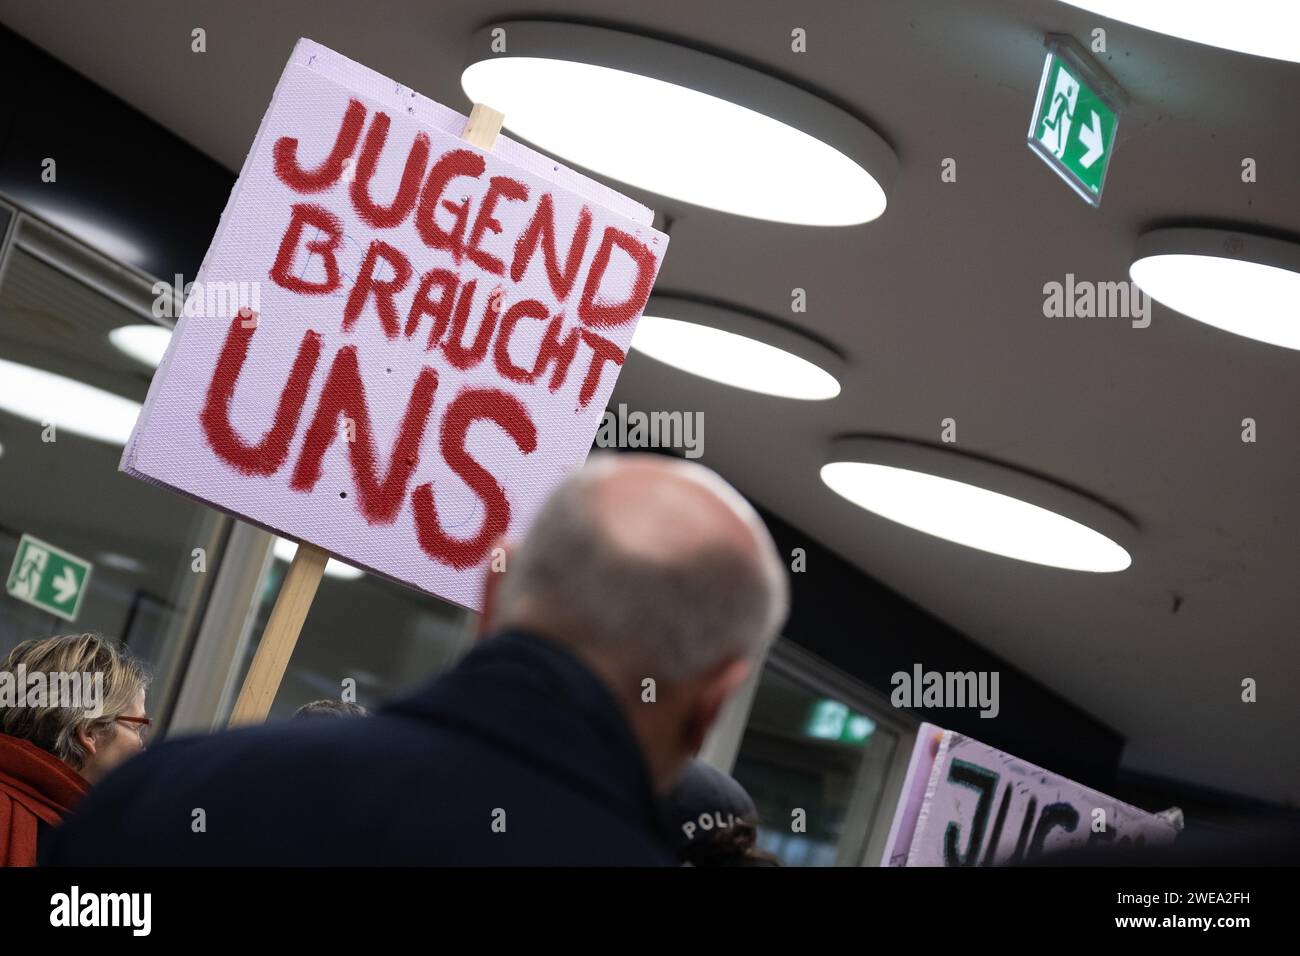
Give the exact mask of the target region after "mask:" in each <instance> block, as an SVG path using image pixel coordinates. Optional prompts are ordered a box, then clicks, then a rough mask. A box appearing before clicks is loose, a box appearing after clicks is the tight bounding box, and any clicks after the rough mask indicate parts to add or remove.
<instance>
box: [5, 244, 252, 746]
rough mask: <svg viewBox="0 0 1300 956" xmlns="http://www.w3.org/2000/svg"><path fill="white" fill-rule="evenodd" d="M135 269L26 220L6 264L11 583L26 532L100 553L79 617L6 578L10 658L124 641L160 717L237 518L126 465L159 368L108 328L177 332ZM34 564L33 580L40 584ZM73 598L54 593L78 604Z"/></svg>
mask: <svg viewBox="0 0 1300 956" xmlns="http://www.w3.org/2000/svg"><path fill="white" fill-rule="evenodd" d="M125 274H126V270H124V269H122V268H120V267H118V266H116V265H114V264H111V263H108V262H107V261H106V260H102V259H99V258H98V257H96V256H94V255H93V254H91V253H89V252H88V251H87V250H85V249H84V248H82V247H80V246H78V245H77V244H75V243H73V242H72V241H71V240H67V239H64V238H62V237H60V236H58V235H57V234H54V233H53V232H52V231H50V230H47V229H45V228H44V227H42V226H40V225H39V224H37V223H35V222H34V221H32V220H29V219H26V218H24V219H21V220H20V224H19V226H18V232H17V235H16V236H15V239H14V244H13V245H11V246H10V248H9V250H8V253H7V256H6V258H5V261H4V271H3V276H0V573H3V575H4V577H5V579H6V581H8V580H9V579H10V577H11V575H10V571H11V568H12V567H13V565H14V559H15V556H16V554H17V551H18V548H19V542H20V540H21V538H22V536H23V535H24V534H26V535H30V536H33V537H35V538H38V539H40V540H41V541H43V542H46V543H48V544H50V545H53V546H55V547H57V548H60V549H62V550H64V551H66V552H70V553H71V554H72V555H75V556H77V557H79V558H83V559H85V560H87V561H89V562H90V563H91V565H92V569H91V571H90V574H89V577H88V578H87V579H86V580H85V582H84V591H85V594H84V598H81V599H80V605H79V607H77V609H76V619H75V620H73V621H68V620H64V619H63V618H60V617H58V616H56V615H54V614H52V613H50V612H49V611H48V610H44V609H43V608H42V607H38V606H33V605H32V604H29V603H25V602H23V601H21V600H19V599H18V598H16V597H14V596H13V595H12V594H11V593H10V589H9V588H6V592H5V593H4V594H3V595H2V596H0V656H3V655H5V654H8V652H9V651H10V650H11V649H12V648H13V647H14V646H15V645H16V644H18V643H19V642H21V641H24V640H27V639H29V638H36V637H47V636H50V635H54V634H64V633H72V632H76V633H81V632H85V631H95V632H98V633H101V634H103V635H106V636H109V637H113V638H117V639H119V640H121V641H122V642H123V643H124V644H125V645H126V647H127V649H128V650H129V651H131V652H132V653H134V654H135V655H136V656H137V657H139V658H141V659H143V660H144V662H145V663H146V664H147V665H148V666H149V668H150V670H151V671H152V672H153V674H154V684H153V687H152V688H151V690H150V692H149V695H148V701H147V703H148V707H149V710H150V713H152V714H153V715H155V717H157V718H160V722H161V721H162V720H163V719H165V715H166V713H167V712H168V711H169V708H170V706H171V704H172V703H173V701H174V698H175V695H176V693H177V692H178V691H179V688H180V678H181V676H182V674H181V672H182V670H183V668H184V665H185V662H186V660H187V658H188V648H189V646H190V642H191V640H192V637H193V634H194V632H195V629H196V626H197V622H198V619H199V616H200V614H201V612H202V605H203V600H204V597H205V595H206V592H207V587H208V582H210V580H211V578H212V577H213V574H214V572H215V569H216V564H217V559H218V551H219V548H220V543H221V539H222V535H223V533H224V531H225V528H226V526H227V525H228V522H227V521H226V520H225V519H224V518H221V517H220V516H218V515H217V514H216V513H215V512H213V511H212V510H210V509H208V508H206V507H203V506H201V505H198V504H195V503H193V502H191V501H189V500H187V499H185V498H183V497H181V496H179V495H175V494H172V493H171V492H168V491H165V490H162V489H160V488H155V487H151V486H150V485H148V484H145V483H144V482H142V481H137V480H135V479H132V478H128V477H127V476H125V475H123V474H120V473H119V472H118V470H117V467H118V460H119V459H120V458H121V454H122V446H123V444H124V443H125V441H126V437H127V435H129V433H130V429H131V426H132V425H133V424H134V421H135V418H134V412H135V410H136V408H137V407H138V406H139V404H140V403H142V402H143V401H144V397H145V394H146V392H147V390H148V387H149V380H150V378H151V377H152V375H153V364H151V363H150V362H148V361H142V360H140V359H139V358H133V357H131V356H130V355H128V354H127V353H126V352H124V351H122V350H121V349H120V348H118V347H116V346H115V345H114V344H113V342H112V341H111V340H110V334H111V333H113V332H114V330H116V329H121V328H125V327H131V326H144V327H146V328H158V329H159V332H158V333H157V334H156V335H155V336H154V338H155V339H157V340H160V341H162V342H165V341H166V338H167V333H166V330H165V329H163V328H161V327H160V326H157V325H156V324H155V323H153V320H152V319H150V318H149V314H150V304H151V302H152V297H151V295H150V293H149V280H147V279H146V278H144V277H142V276H138V275H137V276H130V277H129V281H128V279H124V278H123V276H124V275H125ZM101 278H102V279H103V281H100V280H101ZM146 337H148V336H146ZM118 340H119V341H121V337H120V335H119V336H118ZM90 389H94V390H95V391H91V390H90ZM196 549H201V550H198V551H196ZM32 567H34V565H29V567H28V568H27V569H26V571H25V574H26V575H27V576H26V577H25V578H24V580H28V581H35V580H37V579H36V578H34V577H32V576H31V568H32ZM46 583H47V584H49V583H51V582H46ZM47 591H48V589H47ZM70 595H71V591H70V590H69V591H59V592H56V594H55V597H67V598H68V605H75V604H76V603H77V599H76V598H75V597H71V596H70ZM35 596H36V597H39V596H40V595H39V594H35ZM46 597H47V599H48V593H47V595H46ZM66 606H67V605H65V607H66Z"/></svg>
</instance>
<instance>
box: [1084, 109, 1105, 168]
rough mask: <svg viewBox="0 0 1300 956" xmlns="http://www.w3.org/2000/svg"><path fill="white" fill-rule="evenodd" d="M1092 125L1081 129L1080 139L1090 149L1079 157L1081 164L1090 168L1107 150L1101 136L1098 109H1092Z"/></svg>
mask: <svg viewBox="0 0 1300 956" xmlns="http://www.w3.org/2000/svg"><path fill="white" fill-rule="evenodd" d="M1090 112H1091V113H1092V126H1085V127H1083V129H1081V130H1079V140H1080V142H1082V143H1083V145H1084V146H1087V147H1088V151H1087V152H1086V153H1084V154H1083V155H1082V156H1080V157H1079V165H1080V166H1082V167H1083V168H1084V169H1088V168H1089V167H1090V166H1092V164H1093V163H1095V162H1096V161H1097V159H1098V158H1099V157H1100V156H1101V154H1102V153H1103V152H1105V149H1106V147H1105V144H1104V143H1103V142H1102V138H1101V117H1100V116H1098V115H1097V111H1096V110H1091V111H1090Z"/></svg>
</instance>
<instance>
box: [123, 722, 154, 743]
mask: <svg viewBox="0 0 1300 956" xmlns="http://www.w3.org/2000/svg"><path fill="white" fill-rule="evenodd" d="M113 719H114V720H123V721H126V722H127V723H128V724H134V725H135V732H136V736H138V737H139V738H140V743H144V742H145V741H147V740H148V739H149V728H150V727H152V726H153V718H152V717H126V716H122V717H114V718H113Z"/></svg>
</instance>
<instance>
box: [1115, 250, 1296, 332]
mask: <svg viewBox="0 0 1300 956" xmlns="http://www.w3.org/2000/svg"><path fill="white" fill-rule="evenodd" d="M1129 276H1130V277H1131V278H1132V279H1133V281H1134V282H1135V283H1137V286H1138V288H1139V289H1141V290H1142V291H1143V292H1145V293H1146V294H1147V295H1149V296H1151V298H1153V299H1155V300H1156V301H1158V302H1160V303H1161V304H1162V305H1166V306H1168V307H1169V308H1171V309H1173V310H1174V311H1175V312H1181V313H1182V314H1183V315H1185V316H1187V317H1188V318H1191V319H1196V320H1197V321H1198V322H1204V323H1205V324H1207V325H1212V326H1214V327H1215V328H1219V329H1223V330H1224V331H1225V332H1232V333H1233V334H1235V335H1244V336H1246V337H1247V338H1251V339H1257V340H1259V341H1260V342H1267V343H1268V344H1270V345H1280V346H1282V347H1283V348H1288V349H1300V246H1296V245H1292V244H1291V243H1288V242H1283V241H1281V240H1278V239H1269V238H1265V237H1263V236H1252V235H1248V234H1243V233H1230V232H1223V231H1220V230H1217V229H1158V230H1156V231H1154V232H1149V233H1147V234H1146V235H1144V236H1143V237H1142V238H1141V239H1139V240H1138V246H1137V255H1136V257H1135V259H1134V262H1133V264H1132V265H1131V266H1130V267H1129Z"/></svg>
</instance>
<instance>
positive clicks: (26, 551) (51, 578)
mask: <svg viewBox="0 0 1300 956" xmlns="http://www.w3.org/2000/svg"><path fill="white" fill-rule="evenodd" d="M90 571H91V563H90V562H89V561H85V560H82V559H81V558H78V557H76V556H75V555H71V554H68V552H66V551H64V550H63V549H62V548H56V547H55V546H54V545H52V544H46V543H45V542H44V541H41V540H40V539H39V538H33V537H32V536H31V535H29V534H25V535H23V536H22V538H21V540H19V542H18V553H17V554H15V555H14V564H13V567H12V568H10V570H9V580H8V581H7V582H6V584H5V590H6V591H8V592H9V596H10V597H14V598H17V599H18V600H20V601H26V602H27V603H28V604H34V605H35V606H36V607H39V608H41V609H42V610H45V611H49V612H50V613H51V614H54V615H57V616H58V617H61V618H63V619H64V620H66V621H75V620H76V619H77V613H78V612H79V611H80V610H81V601H82V599H83V598H84V597H85V596H86V584H87V583H88V582H89V581H90Z"/></svg>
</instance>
